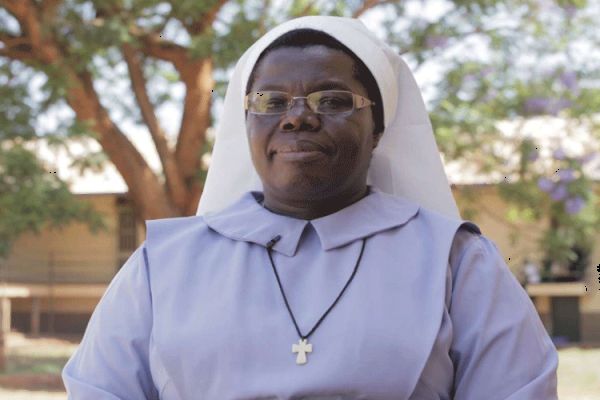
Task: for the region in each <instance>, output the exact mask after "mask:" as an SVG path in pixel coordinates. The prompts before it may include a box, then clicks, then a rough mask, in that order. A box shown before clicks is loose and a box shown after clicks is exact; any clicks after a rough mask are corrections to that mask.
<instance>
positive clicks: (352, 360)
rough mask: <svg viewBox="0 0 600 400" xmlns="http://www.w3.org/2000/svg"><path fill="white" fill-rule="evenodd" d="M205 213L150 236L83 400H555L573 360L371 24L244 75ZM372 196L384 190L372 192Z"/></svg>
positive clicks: (127, 270) (83, 369) (286, 44)
mask: <svg viewBox="0 0 600 400" xmlns="http://www.w3.org/2000/svg"><path fill="white" fill-rule="evenodd" d="M221 120H222V121H223V122H222V123H221V126H220V128H219V130H218V133H217V141H216V146H215V150H214V152H213V162H212V164H211V169H210V171H209V176H208V179H207V183H206V188H205V191H204V194H203V197H202V200H201V203H200V206H199V216H196V217H188V218H172V219H164V220H156V221H148V224H147V228H148V229H147V238H146V241H145V243H144V245H143V246H141V247H140V248H139V249H138V250H136V252H135V253H134V254H133V255H132V256H131V258H130V259H129V260H128V261H127V263H126V264H125V266H124V267H123V268H122V269H121V271H120V272H119V273H118V274H117V276H116V277H115V279H114V280H113V282H112V283H111V285H110V286H109V288H108V289H107V292H106V293H105V295H104V296H103V298H102V300H101V302H100V304H99V305H98V307H97V309H96V310H95V312H94V314H93V316H92V318H91V320H90V323H89V325H88V328H87V331H86V334H85V337H84V339H83V341H82V343H81V346H80V347H79V349H78V350H77V352H76V354H75V355H74V356H73V357H72V359H71V360H70V361H69V363H68V364H67V365H66V367H65V369H64V372H63V378H64V380H65V384H66V387H67V390H68V391H69V396H70V398H71V399H88V398H93V399H156V398H160V399H186V400H187V399H450V398H454V399H554V398H556V366H557V355H556V350H555V349H554V347H553V345H552V343H551V341H550V339H549V338H548V335H547V334H546V332H545V330H544V328H543V326H542V324H541V322H540V321H539V318H538V317H537V314H536V312H535V309H534V308H533V306H532V304H531V302H530V301H529V299H528V297H527V295H526V294H525V293H524V292H523V290H522V289H521V287H520V286H519V284H518V282H517V281H516V280H515V279H514V277H513V276H512V274H511V273H510V271H509V270H508V268H507V267H506V265H505V264H504V262H503V260H502V257H501V256H500V255H499V253H498V251H497V250H496V248H495V246H494V245H493V244H492V243H491V242H490V241H489V240H488V239H486V238H485V237H483V236H481V235H480V233H479V230H478V229H477V227H476V226H474V225H473V224H470V223H463V222H462V221H461V220H460V219H459V218H458V213H457V211H456V205H455V203H454V200H453V199H452V196H451V193H450V191H449V188H448V184H447V181H446V177H445V175H444V173H443V169H442V166H441V163H440V160H439V155H438V153H437V148H436V146H435V143H434V141H433V134H432V131H431V126H430V123H429V120H428V117H427V114H426V112H425V108H424V106H423V102H422V99H421V97H420V94H419V92H418V89H417V87H416V84H415V83H414V79H413V78H412V75H411V74H410V72H409V71H408V69H407V68H406V65H405V64H404V63H403V61H402V60H401V59H400V57H398V56H397V55H395V54H394V53H393V52H392V51H391V50H390V49H389V48H388V47H387V46H385V44H383V43H381V42H380V41H379V40H378V39H376V38H375V37H374V36H373V35H372V34H371V33H370V32H368V31H367V30H366V29H365V28H364V26H363V25H362V24H361V23H360V22H358V21H356V20H351V19H345V18H334V17H307V18H300V19H297V20H293V21H289V22H287V23H285V24H282V25H281V26H279V27H277V28H276V29H274V30H273V31H271V32H269V33H268V34H267V35H265V36H264V37H263V38H262V39H261V40H259V41H258V42H257V43H255V45H254V46H252V47H251V48H250V49H249V50H248V51H247V52H246V53H245V54H244V56H243V57H242V59H241V60H240V61H239V63H238V65H237V67H236V70H235V73H234V76H233V78H232V81H231V82H230V85H229V88H228V92H227V96H226V100H225V116H224V117H222V118H221ZM367 183H369V184H367Z"/></svg>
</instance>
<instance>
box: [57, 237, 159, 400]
mask: <svg viewBox="0 0 600 400" xmlns="http://www.w3.org/2000/svg"><path fill="white" fill-rule="evenodd" d="M148 274H149V271H148V265H147V259H146V253H145V247H144V245H142V246H140V247H139V248H138V249H136V250H135V252H134V253H133V254H132V255H131V257H130V258H129V259H128V260H127V262H126V263H125V264H124V265H123V267H122V268H121V270H120V271H119V272H118V273H117V274H116V276H115V277H114V279H113V280H112V282H111V283H110V285H109V286H108V288H107V289H106V292H105V293H104V295H103V296H102V299H101V300H100V302H99V303H98V305H97V306H96V309H95V310H94V313H93V314H92V317H91V318H90V321H89V323H88V326H87V328H86V331H85V334H84V336H83V339H82V341H81V344H80V345H79V347H78V348H77V350H76V352H75V353H74V354H73V356H72V357H71V358H70V359H69V361H68V362H67V364H66V365H65V367H64V369H63V372H62V378H63V381H64V384H65V387H66V389H67V393H68V398H69V400H80V399H81V400H83V399H95V400H137V399H140V400H142V399H144V400H146V399H147V400H151V399H158V394H157V391H156V388H155V385H154V383H153V380H152V377H151V374H150V369H149V361H148V357H149V355H148V353H149V337H150V332H151V329H152V302H151V295H150V285H149V275H148Z"/></svg>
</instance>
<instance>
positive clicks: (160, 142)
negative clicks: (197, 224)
mask: <svg viewBox="0 0 600 400" xmlns="http://www.w3.org/2000/svg"><path fill="white" fill-rule="evenodd" d="M123 57H124V58H125V62H126V63H127V67H128V69H129V76H130V78H131V85H132V88H133V92H134V93H135V98H136V100H137V103H138V105H139V106H140V110H141V113H142V118H143V119H144V122H145V123H146V126H147V127H148V130H149V131H150V136H152V140H153V141H154V145H155V146H156V151H157V153H158V156H159V158H160V161H161V163H162V165H163V170H164V173H165V180H166V185H167V188H168V190H169V191H170V192H171V198H172V201H173V204H174V205H175V206H176V207H177V208H178V209H179V210H180V211H182V212H183V210H185V206H186V196H187V193H186V189H185V184H184V181H183V179H182V177H181V174H180V173H179V168H178V166H177V163H176V161H175V157H174V156H173V153H172V152H171V151H170V150H169V146H168V143H167V140H166V137H165V133H164V131H163V129H162V128H161V127H160V124H159V122H158V119H157V118H156V114H155V113H154V106H153V105H152V102H151V101H150V98H149V96H148V91H147V89H146V79H145V77H144V72H143V69H142V62H141V60H140V57H139V53H138V52H137V51H136V50H135V49H133V48H132V47H131V46H130V45H124V46H123Z"/></svg>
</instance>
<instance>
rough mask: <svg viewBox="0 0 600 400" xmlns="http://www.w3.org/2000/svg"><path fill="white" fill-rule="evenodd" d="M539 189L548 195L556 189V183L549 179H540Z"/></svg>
mask: <svg viewBox="0 0 600 400" xmlns="http://www.w3.org/2000/svg"><path fill="white" fill-rule="evenodd" d="M537 184H538V187H539V188H540V189H541V190H542V191H544V192H546V193H550V191H551V190H552V189H553V188H554V182H552V181H551V180H550V179H548V178H540V179H538V183H537Z"/></svg>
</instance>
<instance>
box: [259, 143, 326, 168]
mask: <svg viewBox="0 0 600 400" xmlns="http://www.w3.org/2000/svg"><path fill="white" fill-rule="evenodd" d="M269 153H270V154H269V155H270V156H271V157H274V156H277V158H279V159H281V160H283V161H291V162H304V163H307V162H314V161H318V160H321V159H324V158H326V157H327V156H329V155H330V154H331V151H329V149H327V148H326V147H325V146H323V145H321V144H319V143H315V142H312V141H306V140H299V141H296V142H293V143H288V144H283V145H280V146H277V147H276V148H275V149H273V150H271V151H270V152H269Z"/></svg>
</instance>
